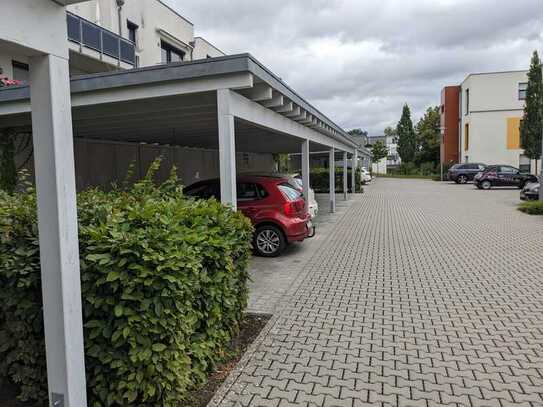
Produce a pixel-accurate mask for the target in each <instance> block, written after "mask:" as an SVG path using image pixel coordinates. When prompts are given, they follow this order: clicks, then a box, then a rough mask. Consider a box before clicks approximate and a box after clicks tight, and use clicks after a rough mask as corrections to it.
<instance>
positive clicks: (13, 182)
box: [0, 132, 17, 193]
mask: <svg viewBox="0 0 543 407" xmlns="http://www.w3.org/2000/svg"><path fill="white" fill-rule="evenodd" d="M16 186H17V168H16V166H15V140H14V138H13V136H12V135H11V134H8V132H6V133H5V134H0V189H2V190H4V191H7V192H9V193H13V191H15V187H16Z"/></svg>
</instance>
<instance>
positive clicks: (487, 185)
mask: <svg viewBox="0 0 543 407" xmlns="http://www.w3.org/2000/svg"><path fill="white" fill-rule="evenodd" d="M481 188H482V189H487V190H488V189H490V188H492V183H491V182H490V181H483V182H481Z"/></svg>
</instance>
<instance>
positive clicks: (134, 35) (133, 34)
mask: <svg viewBox="0 0 543 407" xmlns="http://www.w3.org/2000/svg"><path fill="white" fill-rule="evenodd" d="M126 28H127V29H128V39H129V40H130V41H132V42H133V43H134V44H136V43H137V42H138V41H137V40H138V28H139V27H138V25H137V24H134V23H133V22H132V21H127V22H126Z"/></svg>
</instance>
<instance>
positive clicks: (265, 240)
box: [253, 225, 287, 257]
mask: <svg viewBox="0 0 543 407" xmlns="http://www.w3.org/2000/svg"><path fill="white" fill-rule="evenodd" d="M286 247H287V240H286V239H285V236H284V235H283V232H282V231H281V230H280V229H279V228H278V227H276V226H273V225H264V226H260V227H258V228H257V229H256V232H255V235H254V238H253V248H254V251H255V252H256V254H257V255H259V256H262V257H277V256H279V255H280V254H281V253H282V252H283V250H285V248H286Z"/></svg>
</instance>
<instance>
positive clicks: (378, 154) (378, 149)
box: [371, 140, 388, 162]
mask: <svg viewBox="0 0 543 407" xmlns="http://www.w3.org/2000/svg"><path fill="white" fill-rule="evenodd" d="M371 154H372V159H373V161H374V162H379V161H381V160H382V159H383V158H386V157H387V156H388V148H387V146H386V144H385V143H384V142H383V141H381V140H378V141H376V142H375V143H374V144H373V146H372V147H371Z"/></svg>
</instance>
